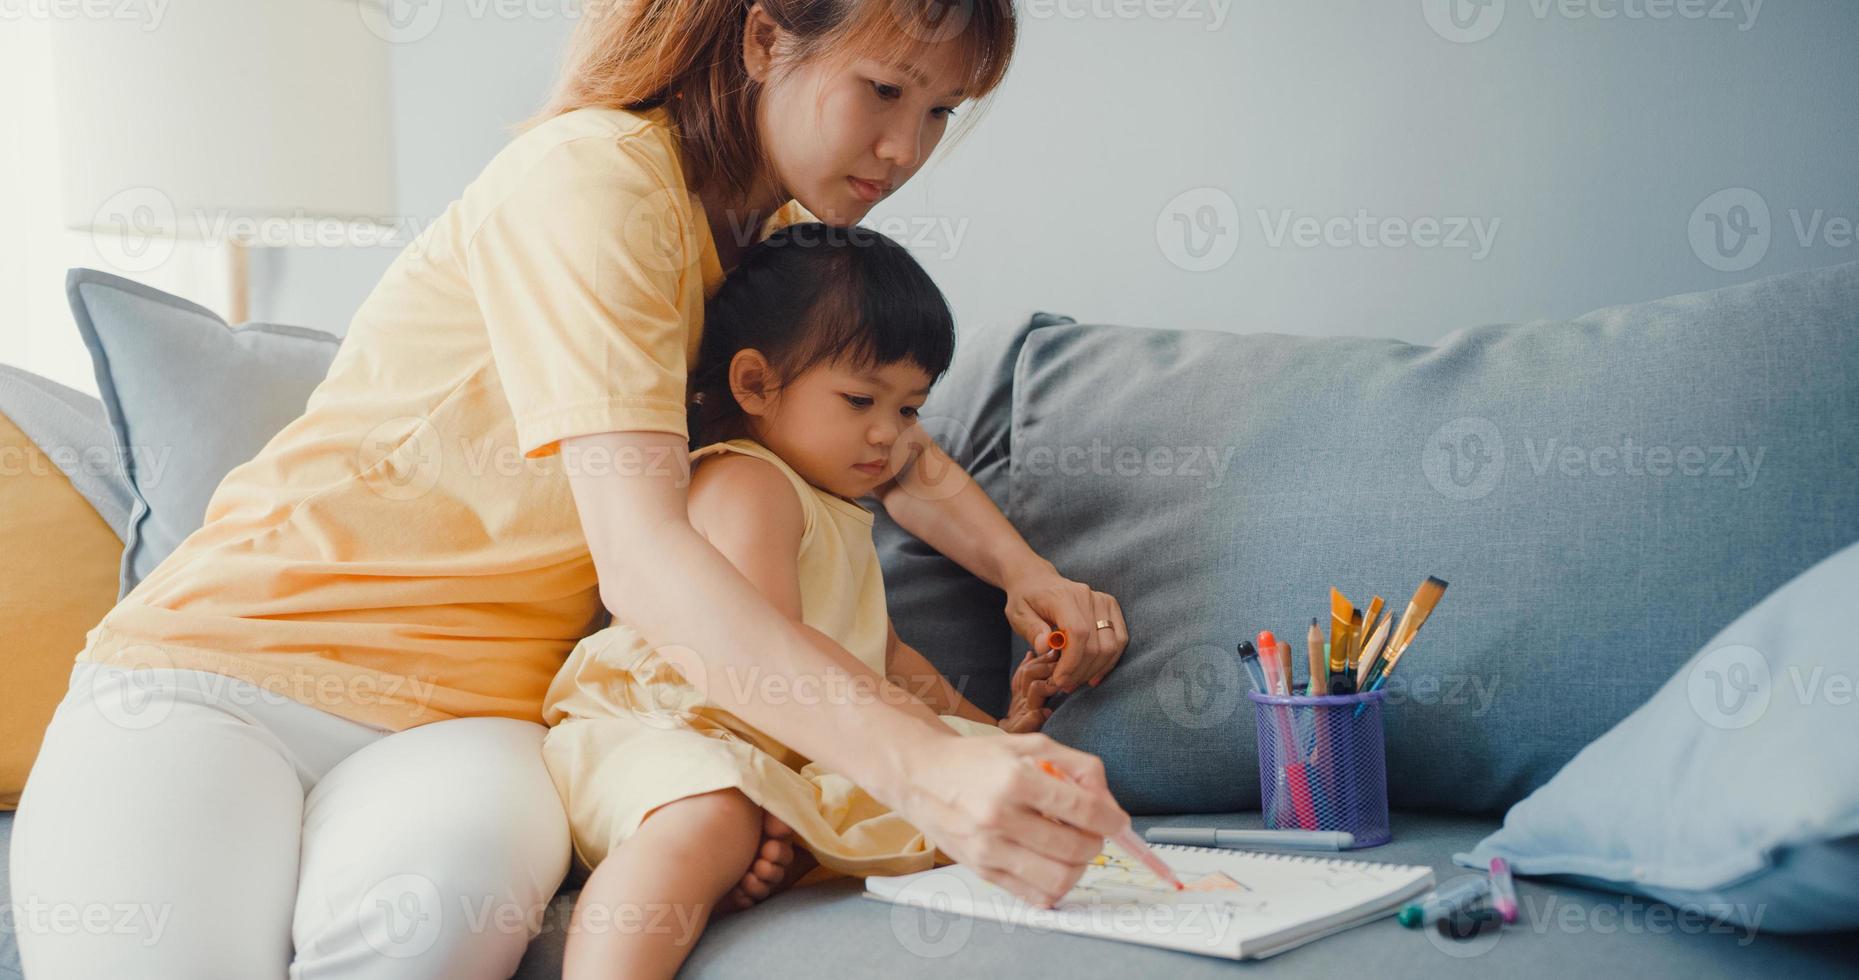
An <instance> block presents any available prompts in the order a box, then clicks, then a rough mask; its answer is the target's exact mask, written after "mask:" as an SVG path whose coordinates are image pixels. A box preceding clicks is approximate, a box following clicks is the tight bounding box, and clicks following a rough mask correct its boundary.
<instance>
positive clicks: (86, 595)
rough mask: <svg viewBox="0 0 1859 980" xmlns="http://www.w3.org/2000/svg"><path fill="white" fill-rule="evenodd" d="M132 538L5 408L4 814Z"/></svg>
mask: <svg viewBox="0 0 1859 980" xmlns="http://www.w3.org/2000/svg"><path fill="white" fill-rule="evenodd" d="M122 556H123V543H122V542H121V541H119V540H117V538H116V534H115V532H113V531H111V530H110V525H109V524H107V523H105V522H104V520H103V518H102V517H100V516H98V514H97V512H96V511H95V510H93V509H92V508H91V506H90V504H89V503H88V502H87V501H85V499H84V497H83V496H82V495H81V494H79V493H78V492H77V490H76V489H75V488H74V487H72V486H71V481H70V480H68V479H66V478H65V475H64V474H63V473H61V472H59V469H58V467H57V466H56V465H55V464H53V462H52V460H51V458H50V457H48V456H46V455H45V454H44V453H43V452H41V451H40V450H39V447H38V446H37V445H35V444H34V443H33V442H32V440H31V439H28V438H27V437H26V434H25V433H23V432H21V431H20V430H19V427H18V426H16V425H14V424H13V420H12V419H9V418H7V417H6V416H5V415H4V414H0V637H4V639H0V810H11V809H13V808H14V807H15V806H16V805H17V804H18V803H19V792H20V789H21V788H22V787H24V786H25V785H26V774H27V773H28V772H30V771H31V769H32V760H33V759H35V758H37V757H38V754H39V738H40V736H41V735H43V734H44V732H45V725H46V723H47V722H49V721H51V719H52V709H53V708H54V707H56V706H57V704H58V701H59V699H60V698H62V697H64V693H65V686H66V683H67V682H68V681H69V680H70V677H71V663H72V661H73V660H74V659H76V657H77V655H78V652H79V651H80V650H82V649H83V648H84V635H85V634H86V633H88V632H89V631H90V628H91V627H93V626H95V625H97V621H98V620H101V619H102V618H103V614H104V613H106V612H109V611H110V607H111V606H113V605H115V604H116V585H117V572H118V569H119V565H120V563H121V561H122Z"/></svg>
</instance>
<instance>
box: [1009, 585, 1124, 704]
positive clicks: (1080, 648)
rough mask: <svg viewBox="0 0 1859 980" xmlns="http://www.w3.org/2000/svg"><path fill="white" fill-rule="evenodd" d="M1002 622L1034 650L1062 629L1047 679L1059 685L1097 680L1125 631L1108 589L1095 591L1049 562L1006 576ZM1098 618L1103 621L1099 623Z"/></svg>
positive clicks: (1119, 651)
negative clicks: (1055, 664)
mask: <svg viewBox="0 0 1859 980" xmlns="http://www.w3.org/2000/svg"><path fill="white" fill-rule="evenodd" d="M1006 586H1007V622H1008V623H1010V624H1012V626H1013V631H1014V632H1015V633H1016V634H1018V635H1020V636H1021V637H1023V638H1024V639H1025V640H1026V642H1027V643H1028V644H1029V645H1030V646H1031V647H1032V648H1033V654H1034V656H1039V655H1042V654H1044V653H1045V652H1046V651H1047V650H1048V649H1050V648H1049V647H1048V645H1047V643H1046V637H1047V635H1048V634H1049V633H1051V632H1052V631H1053V630H1054V629H1062V630H1064V631H1065V635H1066V637H1067V639H1068V640H1069V641H1070V642H1068V643H1066V644H1065V648H1064V649H1062V650H1060V651H1059V663H1058V667H1057V668H1056V669H1055V670H1054V671H1053V673H1052V684H1053V686H1054V687H1056V688H1057V689H1059V690H1061V691H1067V692H1069V691H1073V690H1076V689H1077V687H1078V685H1080V684H1083V683H1086V682H1089V683H1090V684H1092V685H1096V684H1097V683H1098V682H1099V681H1101V680H1103V679H1104V675H1105V674H1106V673H1109V671H1110V668H1112V667H1114V666H1116V663H1117V661H1118V659H1120V658H1121V657H1122V656H1123V648H1124V647H1125V646H1127V645H1128V644H1129V642H1130V632H1129V629H1128V627H1126V626H1125V625H1124V622H1123V607H1122V606H1119V605H1118V604H1117V600H1116V599H1114V598H1112V597H1111V596H1110V594H1109V593H1105V592H1096V591H1093V590H1092V589H1091V587H1090V586H1088V585H1085V584H1084V583H1083V582H1074V581H1072V580H1071V579H1068V578H1066V577H1065V576H1063V575H1060V574H1059V573H1058V570H1057V569H1055V568H1053V567H1052V566H1051V564H1050V563H1047V564H1045V565H1044V566H1043V567H1039V568H1035V569H1033V570H1031V571H1028V572H1024V573H1021V574H1019V575H1017V576H1014V577H1012V578H1010V579H1008V580H1007V583H1006ZM1099 622H1104V623H1108V624H1109V627H1108V628H1100V627H1099V626H1098V625H1097V624H1098V623H1099Z"/></svg>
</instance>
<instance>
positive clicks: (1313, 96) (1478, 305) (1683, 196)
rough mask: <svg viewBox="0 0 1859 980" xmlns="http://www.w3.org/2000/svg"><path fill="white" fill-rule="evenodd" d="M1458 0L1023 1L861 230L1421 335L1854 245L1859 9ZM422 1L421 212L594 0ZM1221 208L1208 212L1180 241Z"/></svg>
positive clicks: (257, 310)
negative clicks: (933, 137) (936, 149)
mask: <svg viewBox="0 0 1859 980" xmlns="http://www.w3.org/2000/svg"><path fill="white" fill-rule="evenodd" d="M175 2H183V3H184V2H186V0H175ZM1454 2H1458V3H1461V4H1465V5H1466V6H1463V7H1462V8H1461V10H1462V12H1469V13H1470V14H1477V13H1478V11H1479V10H1480V9H1482V10H1483V11H1484V12H1483V14H1482V16H1483V17H1484V18H1486V19H1485V20H1484V21H1482V23H1481V22H1479V21H1476V20H1474V21H1473V25H1474V26H1473V31H1474V32H1477V31H1478V30H1479V29H1480V27H1481V26H1483V27H1489V26H1492V25H1495V30H1494V31H1492V32H1490V34H1489V36H1488V37H1484V38H1483V39H1481V40H1475V41H1472V42H1470V43H1455V42H1454V41H1452V40H1449V39H1448V38H1447V36H1446V35H1451V34H1454V29H1453V28H1452V27H1451V26H1450V22H1449V21H1445V20H1441V21H1440V23H1441V24H1442V25H1443V26H1442V28H1441V29H1439V30H1436V29H1435V28H1434V27H1433V26H1432V25H1431V23H1430V21H1429V14H1430V13H1437V11H1438V10H1439V9H1441V8H1443V6H1444V4H1445V3H1447V0H1326V2H1321V3H1319V2H1297V0H1255V2H1245V0H1020V6H1021V8H1022V10H1023V18H1024V19H1023V31H1022V43H1021V48H1020V52H1019V55H1018V57H1017V58H1016V60H1015V63H1014V66H1013V69H1012V71H1011V73H1010V75H1009V78H1008V82H1007V85H1006V88H1005V89H1004V91H1003V92H1002V93H1000V95H999V97H998V101H997V102H996V104H994V105H993V106H992V107H991V108H990V110H989V111H988V112H987V113H986V114H985V116H986V118H984V119H982V120H981V121H980V125H979V127H978V128H977V129H975V130H974V131H973V132H972V133H970V134H969V135H968V136H967V138H966V139H965V141H964V142H962V143H961V144H960V145H958V146H955V147H953V148H951V149H952V151H951V152H947V153H943V154H939V158H938V159H936V160H933V161H932V162H931V165H930V166H929V168H928V169H926V170H925V171H923V172H922V173H921V174H919V175H918V177H917V178H916V179H915V180H913V181H912V182H911V183H910V184H908V185H906V186H905V187H904V188H902V189H901V190H900V191H899V192H898V194H897V195H896V196H895V197H894V198H893V199H891V200H889V201H887V202H885V203H884V204H883V205H881V206H880V207H879V208H877V209H876V210H875V211H874V212H873V214H872V216H871V217H870V218H869V219H868V220H867V223H868V224H871V225H874V226H875V227H878V228H880V229H882V230H886V231H889V232H892V233H893V234H894V235H895V236H896V237H898V238H899V239H900V240H903V241H905V243H906V244H909V245H910V246H911V247H912V249H913V251H914V252H915V253H916V254H917V255H918V256H919V258H920V259H921V260H922V261H923V262H924V263H925V265H926V266H927V267H928V268H929V269H930V271H931V272H932V274H933V275H934V276H935V277H936V279H937V281H938V282H939V283H940V284H941V285H942V287H943V289H944V291H945V292H946V293H947V295H948V296H949V298H950V301H951V303H952V304H953V305H954V307H955V309H956V312H957V316H958V322H959V323H961V324H962V325H963V326H964V328H968V327H972V326H974V325H978V324H984V323H993V322H999V321H1003V320H1011V319H1014V318H1017V317H1019V316H1022V315H1024V314H1025V313H1026V312H1028V311H1030V310H1034V309H1047V310H1054V311H1058V312H1064V313H1068V314H1070V315H1072V316H1075V317H1078V318H1079V319H1081V320H1087V321H1100V322H1122V323H1129V324H1137V325H1145V326H1166V327H1190V328H1204V329H1214V330H1230V331H1282V332H1289V333H1304V334H1358V335H1373V336H1391V337H1401V338H1405V339H1409V340H1414V341H1420V342H1426V341H1431V340H1434V339H1437V338H1438V337H1440V336H1441V335H1443V334H1445V333H1446V332H1448V331H1450V330H1453V329H1456V328H1459V327H1462V326H1467V325H1471V324H1478V323H1489V322H1501V321H1516V320H1526V319H1533V318H1538V317H1567V316H1573V315H1576V314H1579V313H1582V312H1584V311H1586V310H1589V309H1592V308H1595V307H1599V306H1603V305H1608V304H1613V303H1623V302H1632V301H1637V300H1644V299H1649V298H1654V297H1658V296H1663V295H1667V294H1671V293H1675V292H1681V291H1687V290H1694V289H1706V288H1711V287H1714V286H1719V285H1724V284H1728V283H1731V282H1737V281H1742V280H1745V279H1750V278H1755V277H1757V276H1761V275H1767V274H1770V273H1775V272H1780V271H1785V270H1789V269H1798V268H1806V267H1812V266H1819V265H1827V264H1832V263H1835V262H1842V261H1851V260H1855V259H1859V246H1856V245H1855V244H1854V243H1853V240H1852V239H1853V235H1854V232H1853V228H1852V222H1853V221H1854V220H1855V219H1859V3H1854V2H1851V0H1765V2H1758V0H1555V2H1551V0H1490V5H1489V6H1486V7H1483V8H1478V7H1473V6H1470V0H1454ZM435 3H436V0H435ZM410 9H414V10H418V11H420V12H421V14H420V17H419V18H418V19H416V20H415V21H414V22H412V23H411V24H410V25H408V26H407V27H405V28H403V29H398V30H399V31H400V33H398V34H396V35H395V36H394V38H393V39H394V40H396V41H397V42H399V43H397V44H396V45H395V48H394V52H393V56H392V57H393V66H394V70H393V78H394V85H393V91H392V93H391V98H392V99H393V100H394V119H395V125H396V130H397V132H396V138H395V145H396V151H397V154H398V163H397V171H398V188H399V194H400V199H401V210H402V211H403V212H404V214H403V215H402V219H403V220H405V221H407V222H409V223H411V224H413V225H415V226H423V222H427V221H430V220H431V219H432V218H433V217H435V216H436V215H437V214H438V213H439V212H440V211H441V210H442V209H443V208H444V206H445V205H446V203H447V202H449V201H451V200H452V199H453V198H454V197H456V196H457V195H458V193H459V192H460V191H461V190H462V189H463V188H464V186H465V185H466V184H467V183H468V182H469V181H470V180H471V179H472V178H473V177H474V176H475V175H476V174H477V172H478V170H479V169H480V168H481V167H482V166H483V164H484V163H485V162H486V161H487V160H489V159H490V157H491V156H492V155H493V154H495V153H496V151H497V150H498V149H499V148H500V147H501V146H502V145H503V144H504V143H505V142H506V141H507V139H508V136H509V134H508V131H507V129H506V128H505V127H506V126H507V125H508V124H510V123H513V122H515V121H517V120H519V119H521V118H523V117H524V116H526V115H527V114H528V113H529V112H530V111H531V110H532V109H533V108H534V107H535V106H536V105H537V104H538V103H539V102H540V100H541V99H542V98H543V96H544V93H545V91H546V88H547V86H548V84H549V82H550V81H551V80H552V78H553V75H554V72H555V69H556V64H557V59H558V58H559V56H560V52H561V48H562V45H563V42H564V41H565V39H566V37H567V35H568V31H569V29H570V27H571V26H572V25H571V22H570V20H569V18H570V17H571V16H574V15H575V14H576V13H577V12H578V10H579V9H580V4H579V3H578V2H576V0H524V2H500V0H446V2H445V3H444V6H443V7H440V6H437V5H434V4H429V5H427V6H426V7H415V8H410ZM1752 10H1753V11H1754V17H1753V19H1752V18H1751V17H1750V13H1751V11H1752ZM1496 11H1501V12H1502V13H1501V16H1500V15H1498V14H1497V13H1494V12H1496ZM1691 11H1697V12H1701V13H1702V14H1704V15H1706V16H1703V17H1690V16H1687V14H1688V13H1689V12H1691ZM1609 12H1613V13H1614V14H1615V16H1613V17H1603V16H1600V15H1603V14H1607V13H1609ZM1649 13H1663V14H1664V15H1665V16H1663V17H1657V18H1654V17H1650V16H1647V15H1648V14H1649ZM1717 14H1722V15H1725V16H1723V17H1717V16H1713V15H1717ZM1130 15H1133V16H1130ZM0 27H4V29H5V30H12V29H13V25H10V24H8V25H0ZM1461 36H1462V35H1461ZM0 60H4V58H0ZM8 97H10V98H15V99H17V96H8ZM38 179H39V180H41V181H48V180H49V179H50V177H49V175H47V174H45V173H41V174H39V175H38ZM1738 187H1743V188H1749V189H1752V190H1753V191H1755V192H1756V193H1757V195H1759V200H1760V202H1761V203H1763V204H1765V205H1766V206H1767V207H1768V209H1769V211H1770V213H1771V217H1770V220H1769V221H1768V222H1767V223H1766V224H1765V225H1764V228H1765V229H1766V236H1767V244H1766V252H1764V253H1763V254H1762V258H1761V261H1759V262H1755V263H1754V264H1753V265H1750V264H1748V263H1747V262H1746V261H1745V262H1742V263H1737V262H1724V261H1721V260H1719V259H1716V258H1714V257H1713V256H1712V255H1711V249H1710V248H1709V247H1706V246H1708V245H1709V237H1708V236H1709V233H1710V232H1711V231H1712V230H1714V228H1713V226H1711V225H1709V224H1708V221H1709V220H1710V216H1709V214H1707V213H1698V214H1697V216H1696V219H1697V220H1696V222H1695V223H1696V224H1697V225H1698V228H1699V229H1700V232H1701V236H1702V237H1700V239H1699V242H1698V245H1697V247H1694V244H1693V241H1692V237H1691V230H1692V225H1693V223H1694V221H1693V218H1694V212H1698V210H1699V206H1700V205H1701V204H1703V203H1704V202H1706V199H1707V198H1709V197H1710V196H1711V195H1713V193H1715V192H1718V191H1720V190H1723V189H1726V188H1738ZM1201 188H1208V189H1210V190H1201V191H1198V196H1190V197H1189V198H1186V199H1180V195H1183V194H1184V193H1188V192H1195V191H1197V189H1201ZM16 196H17V195H16ZM1753 200H1754V199H1751V201H1748V202H1743V203H1752V202H1753ZM1735 203H1738V202H1737V201H1730V202H1728V204H1735ZM1727 206H1728V205H1727V204H1725V203H1724V202H1712V206H1711V207H1710V208H1708V209H1706V211H1714V212H1716V213H1718V214H1724V213H1727ZM1208 207H1211V208H1212V210H1206V208H1208ZM1261 211H1263V212H1264V214H1263V220H1262V216H1261V213H1260V212H1261ZM1816 211H1819V212H1820V220H1819V223H1818V224H1817V225H1815V224H1814V215H1815V212H1816ZM1177 215H1179V216H1180V217H1177ZM1207 215H1211V216H1213V217H1214V218H1215V221H1214V222H1213V224H1212V226H1211V227H1212V228H1214V229H1216V231H1217V234H1209V233H1208V232H1206V231H1204V230H1201V231H1196V232H1195V233H1194V234H1195V236H1196V237H1195V238H1194V239H1192V240H1191V239H1189V238H1186V237H1184V234H1183V232H1182V222H1186V224H1187V226H1189V227H1196V221H1197V219H1200V218H1202V217H1203V216H1207ZM1358 215H1362V216H1364V217H1365V218H1366V219H1367V220H1368V224H1367V225H1366V226H1365V228H1366V231H1367V233H1368V234H1367V237H1366V239H1365V238H1364V237H1362V234H1361V233H1360V232H1358V230H1357V226H1356V218H1357V216H1358ZM3 217H4V216H3V215H0V218H3ZM1287 217H1288V218H1289V219H1290V220H1291V221H1292V222H1294V223H1296V222H1298V221H1315V222H1318V223H1319V225H1318V228H1317V231H1318V234H1317V240H1316V241H1315V242H1314V243H1313V244H1310V245H1309V246H1305V245H1301V244H1299V243H1298V241H1299V240H1298V237H1297V234H1296V231H1295V230H1294V229H1288V230H1287V233H1286V236H1285V237H1284V238H1282V239H1281V240H1278V241H1276V242H1274V240H1273V238H1272V236H1271V233H1272V232H1275V231H1276V230H1277V228H1276V226H1277V224H1278V223H1279V222H1280V221H1282V220H1284V219H1285V218H1287ZM1338 218H1340V219H1343V224H1341V225H1337V226H1335V227H1333V228H1331V229H1330V230H1331V231H1332V232H1342V233H1343V234H1342V235H1341V237H1340V238H1336V239H1334V240H1333V241H1332V242H1325V241H1323V240H1322V238H1323V235H1322V232H1323V226H1322V225H1321V222H1325V221H1330V220H1331V219H1338ZM1387 219H1400V220H1401V221H1406V222H1412V221H1416V220H1421V219H1433V220H1437V221H1440V222H1442V223H1444V224H1445V225H1446V226H1447V227H1448V228H1449V227H1450V225H1451V224H1452V223H1453V222H1454V221H1455V220H1463V221H1465V222H1466V223H1467V225H1466V226H1467V231H1466V234H1465V236H1464V238H1465V240H1464V244H1465V245H1466V246H1467V247H1418V246H1416V245H1414V244H1411V243H1409V244H1401V245H1399V246H1396V247H1387V246H1386V245H1383V247H1369V246H1370V245H1373V244H1376V243H1378V242H1386V241H1387V240H1388V236H1390V235H1391V234H1392V232H1394V231H1395V230H1397V229H1394V228H1392V227H1390V226H1389V225H1388V224H1387V223H1386V220H1387ZM1797 219H1798V221H1799V223H1800V224H1801V225H1802V226H1811V227H1812V230H1814V231H1815V232H1816V236H1815V237H1814V238H1813V240H1811V241H1807V242H1803V241H1802V240H1801V237H1800V235H1799V234H1798V229H1797V227H1796V223H1797ZM1158 225H1159V226H1160V227H1161V231H1162V233H1161V234H1158ZM1200 227H1203V228H1204V227H1206V226H1200ZM1473 228H1482V229H1483V230H1484V232H1485V233H1486V234H1487V235H1488V236H1490V237H1489V248H1488V252H1485V251H1483V250H1482V248H1481V247H1480V246H1479V244H1478V242H1477V239H1476V238H1475V237H1474V236H1473V235H1472V231H1471V230H1472V229H1473ZM1442 233H1443V232H1442ZM0 237H4V236H0ZM1761 241H1762V235H1761V234H1758V235H1757V236H1756V237H1755V238H1752V239H1751V240H1750V243H1749V244H1748V245H1747V246H1746V247H1745V249H1744V250H1743V251H1742V252H1741V253H1740V258H1742V259H1745V260H1747V259H1749V258H1753V257H1754V256H1755V255H1756V254H1758V251H1759V243H1760V242H1761ZM1210 243H1211V244H1212V245H1214V246H1216V247H1218V246H1222V245H1224V246H1226V247H1227V248H1229V249H1230V255H1229V256H1228V257H1226V258H1225V260H1224V261H1223V262H1221V263H1219V264H1218V265H1217V266H1215V267H1213V268H1208V269H1205V270H1200V271H1196V269H1195V266H1196V265H1197V263H1200V264H1207V263H1211V262H1212V261H1213V260H1215V259H1219V258H1220V257H1221V256H1222V254H1224V253H1223V252H1221V251H1218V250H1215V251H1211V252H1207V251H1205V249H1206V247H1207V246H1208V245H1209V244H1210ZM4 247H5V246H3V245H0V248H4ZM1197 253H1199V254H1200V255H1201V257H1200V258H1198V259H1197V258H1196V254H1197ZM4 254H5V253H0V255H4ZM392 257H393V251H392V250H391V249H364V248H349V249H340V250H324V249H285V250H277V251H270V252H266V251H259V252H255V253H254V256H253V266H252V274H253V315H254V317H256V318H260V319H269V320H274V321H281V322H292V323H303V324H307V325H312V326H316V327H320V328H323V329H327V330H331V331H334V332H338V333H340V332H343V331H345V330H346V329H347V326H348V321H349V318H350V317H351V316H352V315H353V313H354V310H355V308H356V307H357V306H358V305H359V304H360V303H361V301H362V299H363V298H364V297H366V295H367V294H368V292H369V290H371V289H372V288H373V286H374V283H375V281H376V280H377V279H378V277H379V276H380V274H381V272H382V270H384V269H385V268H386V266H387V264H388V262H389V261H391V259H392ZM208 258H209V259H210V257H208ZM1706 259H1712V260H1713V261H1716V262H1717V264H1718V265H1722V266H1729V267H1731V268H1730V271H1722V270H1720V269H1719V268H1713V267H1712V265H1710V264H1707V262H1706ZM53 264H55V263H53ZM208 264H209V266H210V265H211V263H210V262H209V263H208ZM1739 265H1740V266H1744V267H1736V266H1739ZM47 268H49V266H47V264H46V262H44V261H41V263H40V267H35V268H32V269H31V270H30V271H31V275H32V277H33V285H34V288H35V289H37V291H38V292H40V293H44V294H46V295H48V296H52V297H53V299H51V300H46V301H45V304H42V305H44V306H45V308H44V309H41V310H40V311H39V313H38V316H37V319H36V320H35V324H34V327H33V329H34V330H35V331H41V333H35V335H34V337H33V338H32V340H31V341H30V344H29V345H24V346H30V348H31V349H33V350H39V351H43V350H45V349H47V345H48V344H49V345H51V346H52V347H57V348H59V349H60V350H65V351H66V353H67V354H68V353H69V351H68V350H66V349H67V348H69V346H70V345H69V343H68V340H69V339H70V338H68V337H66V336H65V334H64V333H63V331H69V330H70V328H69V326H68V323H53V322H52V320H53V319H54V317H53V315H52V314H56V313H58V312H59V310H57V309H56V308H54V307H52V306H50V305H49V304H51V303H52V302H53V301H54V300H55V301H56V302H57V303H59V304H62V294H61V291H60V290H59V289H58V287H56V286H49V287H46V288H44V289H38V287H39V286H43V285H44V284H43V283H41V282H38V280H40V279H44V278H46V277H48V276H50V275H52V274H53V273H54V272H55V273H56V278H57V279H58V280H60V281H61V280H62V268H63V267H62V265H58V266H57V268H56V269H55V270H52V271H51V272H48V271H47ZM6 276H7V278H5V279H0V288H7V289H11V288H13V284H12V281H11V280H12V279H14V278H15V277H16V273H15V270H13V269H12V268H9V269H8V270H7V272H6ZM157 285H162V284H161V283H157ZM200 288H201V289H205V290H209V291H210V290H211V289H214V288H218V287H217V286H215V285H213V284H212V283H211V282H210V281H208V282H206V283H205V284H204V285H202V286H201V287H200ZM195 298H197V299H201V300H202V301H203V302H208V303H209V305H214V304H216V302H217V299H218V297H217V296H211V297H203V296H198V295H196V296H195ZM8 329H9V328H7V327H5V326H0V331H6V330H8ZM46 330H50V331H53V333H54V334H55V335H56V339H53V340H46V339H44V338H45V336H49V335H45V334H43V333H42V332H43V331H46ZM13 333H17V328H13ZM0 341H4V343H5V347H4V348H3V352H0V360H6V361H8V362H11V363H21V358H20V356H19V351H20V350H21V349H22V346H23V345H22V344H21V342H20V341H19V340H18V339H17V338H16V337H14V336H9V334H7V333H0ZM80 353H81V351H80ZM67 360H68V359H67ZM27 366H28V367H31V366H32V365H31V364H27ZM59 379H60V380H63V381H66V382H67V383H79V382H83V381H84V378H83V377H82V376H80V375H78V374H77V372H76V371H74V370H73V371H68V372H66V373H65V375H64V376H60V378H59Z"/></svg>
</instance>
